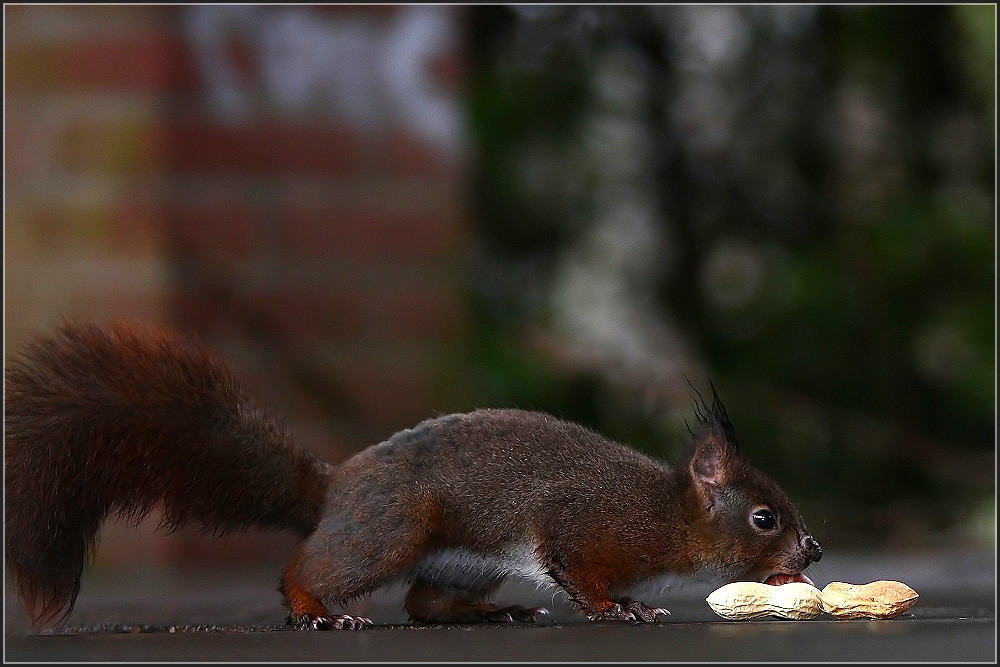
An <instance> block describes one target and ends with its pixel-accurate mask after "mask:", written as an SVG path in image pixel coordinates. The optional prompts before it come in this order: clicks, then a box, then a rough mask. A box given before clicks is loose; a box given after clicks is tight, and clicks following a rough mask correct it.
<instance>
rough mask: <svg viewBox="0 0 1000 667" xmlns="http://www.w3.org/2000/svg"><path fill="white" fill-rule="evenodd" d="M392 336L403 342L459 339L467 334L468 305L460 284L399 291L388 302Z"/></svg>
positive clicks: (389, 331) (443, 284) (426, 285)
mask: <svg viewBox="0 0 1000 667" xmlns="http://www.w3.org/2000/svg"><path fill="white" fill-rule="evenodd" d="M387 315H388V320H389V321H388V324H389V329H388V333H389V335H390V336H391V337H393V338H399V339H403V340H433V341H441V340H452V341H453V340H456V339H457V338H459V337H460V336H461V334H462V332H463V325H464V322H465V312H464V305H463V303H462V299H461V294H460V293H459V289H458V287H457V285H455V284H452V283H439V284H437V285H433V284H424V285H419V286H416V287H411V288H410V289H398V290H396V293H395V294H393V295H391V296H390V297H389V299H388V303H387Z"/></svg>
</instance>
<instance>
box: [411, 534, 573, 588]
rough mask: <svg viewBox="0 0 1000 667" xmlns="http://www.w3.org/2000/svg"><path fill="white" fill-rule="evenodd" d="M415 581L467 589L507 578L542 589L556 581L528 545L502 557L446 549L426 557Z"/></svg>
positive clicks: (417, 570) (417, 569) (417, 567)
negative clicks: (529, 583) (529, 582)
mask: <svg viewBox="0 0 1000 667" xmlns="http://www.w3.org/2000/svg"><path fill="white" fill-rule="evenodd" d="M411 576H412V578H414V579H420V580H423V581H426V582H427V583H429V584H431V585H433V586H440V587H445V588H459V589H468V588H475V587H477V586H483V585H485V584H487V583H489V582H492V581H496V580H498V579H506V578H508V577H519V578H522V579H527V580H529V581H533V582H534V583H536V584H537V585H539V586H552V585H554V583H555V582H553V581H552V579H551V578H550V577H549V576H548V575H547V574H546V573H545V569H544V568H543V567H542V564H541V563H540V562H539V561H538V557H537V556H536V555H535V549H534V547H532V546H529V545H526V544H525V545H518V546H515V547H513V548H512V549H510V550H509V551H508V552H506V553H504V554H502V555H501V556H483V555H482V554H477V553H473V552H471V551H467V550H465V549H444V550H441V551H436V552H434V553H432V554H429V555H428V556H427V557H425V558H424V559H423V560H422V561H420V563H418V564H417V566H416V567H415V568H414V569H413V571H412V573H411Z"/></svg>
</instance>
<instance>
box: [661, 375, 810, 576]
mask: <svg viewBox="0 0 1000 667" xmlns="http://www.w3.org/2000/svg"><path fill="white" fill-rule="evenodd" d="M696 393H697V392H696ZM712 394H713V397H712V404H711V405H708V404H706V403H705V402H704V400H701V405H700V406H696V407H695V414H696V415H697V417H698V424H697V426H696V427H695V428H694V429H689V430H690V431H691V433H692V435H693V438H694V443H693V447H692V448H691V450H690V452H689V454H688V456H687V458H686V459H685V461H684V463H683V465H682V466H681V468H680V470H679V472H680V473H681V474H682V475H683V484H684V486H685V487H686V497H687V502H688V503H689V505H688V511H689V514H690V515H693V516H692V517H691V518H693V519H694V522H693V523H694V524H695V525H697V526H698V539H700V540H701V541H703V542H704V543H705V546H706V547H707V549H705V553H708V554H711V556H710V557H709V559H708V560H707V562H706V563H704V568H705V570H706V571H709V572H711V573H714V574H715V575H717V576H718V577H720V578H721V579H724V580H727V581H759V582H762V583H773V584H780V583H787V582H789V581H806V582H809V580H808V578H807V577H805V576H804V575H803V574H802V571H803V570H805V568H806V567H808V566H809V565H810V564H811V563H813V562H815V561H818V560H819V559H820V558H821V557H822V555H823V550H822V549H821V548H820V546H819V543H818V542H817V541H816V540H815V539H813V537H812V535H810V534H809V531H808V530H807V529H806V527H805V524H804V523H803V521H802V516H801V515H800V514H799V511H798V509H797V508H796V507H795V505H793V504H792V502H791V500H789V498H788V496H787V495H786V494H785V492H784V491H783V490H782V489H781V487H779V486H778V484H777V483H776V482H774V480H772V479H771V478H769V477H768V476H767V475H765V474H764V473H762V472H760V471H759V470H756V469H755V468H752V467H751V466H750V465H749V464H747V463H746V462H745V461H744V460H743V458H742V457H741V456H740V453H739V447H738V445H737V443H736V433H735V429H734V428H733V425H732V424H731V423H730V421H729V417H728V415H727V414H726V409H725V407H724V406H723V405H722V401H721V400H719V397H718V394H717V393H716V392H715V387H714V386H713V387H712ZM698 398H699V399H701V396H700V395H699V397H698ZM810 583H811V582H810Z"/></svg>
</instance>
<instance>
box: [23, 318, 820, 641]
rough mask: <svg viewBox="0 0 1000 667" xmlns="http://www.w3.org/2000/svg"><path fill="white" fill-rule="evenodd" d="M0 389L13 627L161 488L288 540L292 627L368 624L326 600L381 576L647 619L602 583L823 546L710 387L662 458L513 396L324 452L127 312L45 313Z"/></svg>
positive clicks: (532, 612)
mask: <svg viewBox="0 0 1000 667" xmlns="http://www.w3.org/2000/svg"><path fill="white" fill-rule="evenodd" d="M5 389H6V402H5V412H6V415H5V435H6V443H5V445H6V447H5V452H4V455H5V464H6V466H5V469H4V481H5V493H6V508H5V512H6V514H5V527H6V543H5V545H4V547H5V554H6V559H7V564H8V566H9V567H10V568H11V571H12V573H13V576H14V579H15V581H16V584H17V590H18V593H19V595H20V597H21V599H22V600H23V602H24V605H25V608H26V610H27V612H28V614H29V615H30V616H31V618H32V621H33V622H34V623H38V622H42V621H44V622H50V621H53V620H54V619H56V618H57V617H60V618H64V617H65V616H66V615H67V614H69V612H70V611H71V610H72V608H73V605H74V604H75V602H76V598H77V596H78V594H79V591H80V577H81V574H82V572H83V568H84V565H85V562H86V561H87V560H88V558H89V557H90V556H92V554H93V550H94V547H95V543H96V539H97V533H98V530H99V528H100V526H101V524H102V522H103V521H104V519H105V518H106V517H107V516H108V515H109V514H110V513H112V512H115V513H118V514H120V515H122V516H125V517H129V518H131V519H133V520H135V521H136V522H138V521H139V520H141V519H142V518H143V517H144V516H146V515H147V514H148V513H149V512H150V511H151V510H152V508H153V507H154V505H156V504H157V503H158V502H161V501H162V502H163V506H164V512H165V521H166V523H167V525H168V526H178V525H180V524H183V523H186V522H189V521H197V522H200V523H201V524H202V525H204V526H206V527H208V528H211V529H214V530H217V531H227V530H233V529H243V528H247V527H251V526H256V527H265V528H279V529H287V530H291V531H295V532H297V533H298V534H299V535H301V537H302V542H301V545H300V546H299V548H298V550H297V552H296V553H295V555H294V557H293V558H292V560H291V562H290V563H289V564H288V567H287V569H286V570H285V573H284V575H283V577H282V579H281V584H280V590H281V592H282V593H283V594H284V596H285V600H286V603H287V605H288V608H289V616H288V624H289V625H291V626H292V627H295V628H302V629H333V628H337V629H358V628H363V627H365V626H367V625H370V624H371V621H370V620H369V619H367V618H361V617H357V616H350V615H347V614H332V613H330V612H329V611H328V610H327V607H326V605H327V604H329V603H344V602H346V601H348V600H351V599H354V598H357V597H360V596H364V595H366V594H369V593H371V592H373V591H374V590H376V589H378V588H379V587H381V586H383V585H385V584H389V583H393V582H397V581H408V582H409V583H410V587H409V589H408V592H407V593H406V597H405V602H404V607H405V610H406V611H407V613H408V614H409V616H410V617H411V619H413V620H414V621H418V622H434V623H459V622H531V621H534V620H535V619H536V617H538V616H539V614H543V613H546V612H545V610H544V609H539V608H525V607H521V606H516V605H515V606H507V607H499V606H497V605H494V604H491V603H490V602H489V597H490V594H491V593H493V592H494V591H495V590H496V589H497V588H498V587H499V586H500V584H501V583H502V582H503V581H504V580H505V579H506V578H508V577H510V576H525V577H531V578H536V579H538V580H539V581H544V582H545V583H547V584H549V585H556V586H558V587H560V588H562V590H564V591H565V592H566V593H567V594H568V595H569V597H570V599H571V600H572V602H574V603H575V604H576V606H577V607H578V608H579V610H580V611H581V612H582V613H583V614H584V615H586V616H587V617H588V618H589V619H591V620H595V621H596V620H627V621H637V622H639V621H641V622H655V621H656V620H657V619H658V617H659V616H660V615H662V614H665V613H668V612H666V610H664V609H659V608H653V607H649V606H647V605H646V604H644V603H642V602H639V601H636V600H631V599H629V598H625V597H621V596H622V594H623V593H625V592H627V591H628V590H629V589H630V588H631V587H633V586H634V585H636V584H637V583H640V582H642V581H644V580H646V579H649V578H651V577H654V576H656V575H664V574H673V575H697V574H702V575H706V574H707V575H709V576H711V577H713V578H717V579H720V580H722V581H727V582H728V581H738V580H746V581H760V582H766V583H784V582H787V581H808V578H807V577H806V576H805V575H803V574H802V572H803V570H804V569H805V568H806V567H807V566H808V565H810V564H811V563H813V562H814V561H818V560H819V559H820V557H821V556H822V550H821V549H820V546H819V544H818V543H817V542H816V540H815V539H813V537H812V536H811V535H810V534H809V531H808V530H806V527H805V525H804V524H803V521H802V517H801V516H800V514H799V512H798V510H797V509H796V508H795V506H794V505H793V504H792V503H791V501H790V500H789V499H788V497H787V496H786V495H785V493H784V492H783V491H782V490H781V488H780V487H779V486H778V485H777V484H776V483H775V482H774V481H772V480H771V479H770V478H768V477H767V476H766V475H764V474H763V473H761V472H759V471H757V470H756V469H754V468H752V467H750V466H749V465H748V464H747V463H746V462H745V461H744V460H743V459H742V458H741V457H740V455H739V452H738V449H737V444H736V439H735V433H734V430H733V427H732V425H731V423H730V421H729V418H728V417H727V415H726V411H725V408H724V406H723V405H722V402H721V401H720V400H719V398H718V395H717V394H716V393H715V388H714V387H713V388H712V391H713V402H712V404H711V405H708V404H707V403H706V402H705V401H704V400H702V401H701V404H700V406H699V405H698V404H696V405H695V414H696V415H697V423H696V424H695V426H694V427H693V428H689V430H690V431H691V433H692V436H693V438H692V439H693V442H692V444H691V447H690V451H689V452H688V454H687V455H686V456H685V457H684V458H683V460H682V461H681V462H680V464H679V465H677V466H676V467H670V466H667V465H665V464H663V463H660V462H657V461H654V460H653V459H651V458H648V457H646V456H644V455H642V454H640V453H638V452H636V451H634V450H632V449H630V448H628V447H626V446H623V445H621V444H618V443H615V442H611V441H609V440H607V439H605V438H604V437H602V436H600V435H598V434H597V433H595V432H593V431H591V430H589V429H587V428H584V427H582V426H579V425H577V424H574V423H569V422H565V421H561V420H559V419H556V418H555V417H552V416H550V415H547V414H544V413H539V412H529V411H523V410H516V409H480V410H475V411H473V412H469V413H466V414H449V415H446V416H441V417H436V418H433V419H428V420H426V421H424V422H422V423H420V424H418V425H416V426H415V427H413V428H411V429H404V430H402V431H400V432H398V433H396V434H395V435H393V436H392V437H390V438H388V439H387V440H385V441H384V442H381V443H379V444H376V445H372V446H371V447H368V448H367V449H365V450H363V451H361V452H360V453H358V454H356V455H354V456H352V457H351V458H349V459H347V460H346V461H344V462H342V463H340V464H337V465H333V464H330V463H327V462H324V461H321V460H318V459H317V458H314V457H313V456H311V455H310V454H309V453H307V452H306V451H304V450H303V449H301V448H299V447H297V446H296V445H295V444H294V443H293V442H292V441H291V438H290V437H289V435H288V433H286V431H285V430H284V429H283V428H282V427H281V426H279V425H278V423H277V422H275V421H274V420H272V419H271V418H270V417H269V416H268V415H267V414H266V413H265V412H264V410H263V409H261V408H260V407H259V406H257V405H256V404H255V403H254V402H253V401H252V400H251V399H250V398H249V397H248V396H247V395H246V393H245V392H244V391H243V390H242V389H241V388H240V386H239V384H238V383H237V381H236V380H235V378H234V377H233V374H232V372H231V370H230V369H229V368H228V367H227V365H226V364H225V362H224V361H223V360H222V359H221V358H220V357H219V356H217V355H215V354H213V353H212V352H210V351H209V350H207V349H205V348H203V347H202V346H200V345H199V344H197V343H195V342H192V341H190V340H187V339H185V338H183V337H181V336H179V335H177V334H175V333H171V332H168V331H164V330H161V329H157V328H150V327H143V326H139V325H135V324H130V323H114V324H111V325H108V326H106V327H100V326H97V325H94V324H86V323H83V324H80V323H64V324H63V325H62V326H61V327H59V328H58V329H57V330H56V331H55V332H54V334H52V335H50V336H42V337H38V338H37V339H35V340H33V341H31V342H30V343H29V344H28V345H27V346H26V348H25V350H24V351H23V353H22V354H21V355H20V356H19V357H17V358H15V359H14V360H12V361H11V362H10V363H9V364H8V366H7V371H6V377H5ZM696 393H697V392H696ZM699 398H700V396H699ZM60 612H62V614H61V615H60Z"/></svg>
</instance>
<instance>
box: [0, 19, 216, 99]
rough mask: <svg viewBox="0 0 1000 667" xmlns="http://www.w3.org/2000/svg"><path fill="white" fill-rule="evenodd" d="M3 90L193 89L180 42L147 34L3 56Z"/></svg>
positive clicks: (20, 49) (192, 76) (192, 77)
mask: <svg viewBox="0 0 1000 667" xmlns="http://www.w3.org/2000/svg"><path fill="white" fill-rule="evenodd" d="M6 60H7V66H6V72H7V89H8V91H14V92H17V91H22V90H54V89H60V88H70V89H115V90H131V91H150V92H156V91H167V90H194V89H195V88H196V85H197V75H196V72H195V69H194V66H193V62H192V60H191V57H190V54H189V53H188V48H187V44H186V42H185V40H183V38H181V37H180V36H177V35H168V34H161V33H149V34H146V35H128V36H122V37H118V38H116V39H99V40H98V39H95V40H93V41H83V42H80V43H75V44H56V45H31V46H18V47H14V48H11V49H10V50H9V51H8V53H7V54H6Z"/></svg>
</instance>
